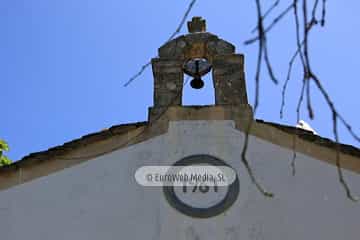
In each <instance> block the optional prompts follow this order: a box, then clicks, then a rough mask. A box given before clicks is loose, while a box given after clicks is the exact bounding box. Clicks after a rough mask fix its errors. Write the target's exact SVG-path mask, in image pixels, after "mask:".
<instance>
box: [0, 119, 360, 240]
mask: <svg viewBox="0 0 360 240" xmlns="http://www.w3.org/2000/svg"><path fill="white" fill-rule="evenodd" d="M243 140H244V135H243V134H242V133H241V132H239V131H237V130H236V129H235V128H234V122H233V121H177V122H171V123H170V127H169V131H168V132H167V133H166V134H164V135H162V136H158V137H156V138H153V139H151V140H148V141H146V142H143V143H140V144H136V145H133V146H131V147H128V148H126V149H121V150H117V151H114V152H112V153H110V154H107V155H104V156H102V157H98V158H97V159H94V160H89V161H87V162H84V163H82V164H79V165H76V166H74V167H71V168H68V169H65V170H62V171H59V172H56V173H53V174H50V175H48V176H46V177H42V178H38V179H35V180H33V181H31V182H27V183H25V184H22V185H18V186H15V187H12V188H10V189H7V190H3V191H0V239H1V240H23V239H26V240H50V239H51V240H65V239H71V240H75V239H76V240H100V239H101V240H115V239H116V240H119V239H124V240H125V239H132V240H137V239H138V240H144V239H147V240H155V239H156V240H158V239H160V240H169V239H171V240H202V239H204V240H205V239H206V240H219V239H221V240H235V239H241V240H262V239H264V240H280V239H291V240H304V239H326V240H338V239H347V240H359V239H360V203H353V202H351V201H349V200H348V199H347V198H346V197H345V193H344V191H343V189H342V187H341V186H340V184H339V182H338V177H337V172H336V168H335V167H334V166H332V165H329V164H327V163H325V162H323V161H320V160H316V159H312V158H311V157H309V156H305V155H303V154H300V153H298V154H297V160H296V167H297V171H296V173H297V174H296V176H292V174H291V168H290V161H291V159H292V154H293V153H292V151H291V150H288V149H284V148H282V147H279V146H277V145H273V144H271V143H269V142H266V141H263V140H261V139H258V138H255V137H251V139H250V143H249V149H248V159H249V161H250V164H251V165H252V166H253V170H254V173H255V175H256V177H257V179H258V180H259V181H260V182H261V183H262V184H263V185H264V186H265V188H266V189H268V190H269V191H272V192H273V193H274V194H275V197H274V198H272V199H269V198H265V197H264V196H263V195H261V193H259V192H258V191H257V190H256V188H255V186H254V185H253V184H252V183H251V181H250V179H249V176H248V174H247V172H246V171H245V169H244V166H243V165H242V163H241V159H240V154H241V146H242V144H243ZM194 154H207V155H211V156H214V157H216V158H218V159H221V160H223V161H224V162H226V163H227V164H228V165H230V166H231V167H232V168H234V169H235V170H236V172H237V174H238V178H239V183H240V190H239V195H238V197H237V199H236V201H235V202H234V203H233V204H232V205H231V206H230V207H229V208H228V209H227V210H226V211H225V212H223V213H220V214H219V215H217V216H213V217H209V218H194V217H189V216H186V215H184V214H183V213H181V212H179V211H178V210H176V209H175V208H173V207H172V206H171V205H170V204H169V202H168V201H167V200H166V198H165V196H164V193H163V189H162V188H161V187H144V186H141V185H139V184H138V183H137V182H136V181H135V178H134V174H135V172H136V170H137V169H138V168H139V167H142V166H144V165H172V164H174V163H175V162H177V161H179V160H180V159H182V158H184V157H187V156H191V155H194ZM344 174H345V176H346V179H347V180H348V182H349V184H350V185H351V187H352V189H353V191H354V192H356V193H360V175H358V174H356V173H352V172H350V171H345V170H344Z"/></svg>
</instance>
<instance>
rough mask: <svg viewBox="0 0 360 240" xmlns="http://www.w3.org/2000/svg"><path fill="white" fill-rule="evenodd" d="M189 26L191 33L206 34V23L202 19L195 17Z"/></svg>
mask: <svg viewBox="0 0 360 240" xmlns="http://www.w3.org/2000/svg"><path fill="white" fill-rule="evenodd" d="M187 25H188V30H189V33H198V32H206V21H205V19H202V18H201V17H193V18H192V20H191V21H190V22H188V23H187Z"/></svg>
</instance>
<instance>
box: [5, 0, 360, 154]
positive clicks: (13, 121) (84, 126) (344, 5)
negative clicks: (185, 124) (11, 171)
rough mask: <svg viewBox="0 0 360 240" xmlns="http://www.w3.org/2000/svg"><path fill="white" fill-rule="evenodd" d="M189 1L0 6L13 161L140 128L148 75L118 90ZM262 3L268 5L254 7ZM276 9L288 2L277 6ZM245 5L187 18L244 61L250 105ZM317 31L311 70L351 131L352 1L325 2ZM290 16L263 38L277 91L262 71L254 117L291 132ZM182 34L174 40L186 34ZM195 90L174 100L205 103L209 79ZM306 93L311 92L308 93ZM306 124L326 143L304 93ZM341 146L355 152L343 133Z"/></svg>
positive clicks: (297, 77)
mask: <svg viewBox="0 0 360 240" xmlns="http://www.w3.org/2000/svg"><path fill="white" fill-rule="evenodd" d="M189 2H190V1H185V0H182V1H179V0H178V1H169V0H157V1H133V0H107V1H98V0H75V1H74V0H51V1H48V0H31V1H28V0H2V1H1V3H0V29H1V38H0V53H1V54H0V90H1V93H0V102H1V118H0V138H3V139H5V140H6V141H7V142H8V143H9V145H10V147H11V151H10V152H9V153H8V156H9V157H10V158H11V159H13V160H17V159H20V158H21V157H23V156H24V155H27V154H29V153H31V152H36V151H41V150H46V149H47V148H49V147H52V146H56V145H60V144H63V143H64V142H66V141H70V140H73V139H75V138H79V137H81V136H82V135H85V134H88V133H92V132H96V131H99V130H101V129H104V128H108V127H110V126H112V125H115V124H121V123H129V122H137V121H144V120H146V118H147V108H148V107H149V106H151V105H152V94H153V90H152V86H153V78H152V73H151V68H149V69H147V70H146V71H145V73H144V74H143V75H142V76H141V77H140V78H139V79H137V80H136V81H135V82H133V84H131V85H130V86H128V87H126V88H124V87H123V84H124V83H125V82H126V81H127V79H128V78H129V77H131V76H132V75H133V74H134V73H136V72H137V71H138V69H139V68H140V66H141V65H142V64H144V63H146V62H147V61H149V59H150V58H151V57H154V56H156V54H157V48H158V47H159V46H161V45H162V44H163V43H164V41H165V40H166V39H168V37H169V36H170V35H171V33H172V32H173V31H174V30H175V28H176V26H177V25H178V23H179V21H180V19H181V17H182V15H183V13H184V11H185V9H186V7H187V5H188V3H189ZM263 2H266V3H267V4H269V3H270V2H272V1H263ZM281 2H282V6H285V5H286V3H287V2H288V1H287V0H283V1H281ZM254 4H255V3H254V1H253V0H247V1H235V0H226V1H208V0H207V1H206V0H198V2H197V4H196V6H195V7H194V9H193V11H192V12H191V14H190V17H192V16H194V15H200V16H203V17H204V18H206V20H207V25H208V31H210V32H213V33H215V34H217V35H219V36H220V37H222V38H223V39H226V40H228V41H229V42H232V43H233V44H234V45H235V46H236V48H237V52H239V53H244V54H245V57H246V58H245V60H246V62H245V63H246V77H247V89H248V95H249V100H250V102H251V103H253V99H254V70H255V63H256V56H257V52H256V51H257V48H256V46H255V45H254V46H245V45H244V44H243V42H244V41H245V40H246V39H248V38H249V37H251V36H252V35H251V33H250V31H251V29H252V28H253V27H254V25H255V23H256V13H255V11H254V10H255V8H254V7H255V5H254ZM327 5H328V9H327V22H326V28H324V29H323V30H322V31H319V30H316V31H317V32H316V33H314V34H312V35H311V52H312V63H313V65H314V67H315V71H316V72H317V73H318V74H319V76H320V78H321V79H322V81H323V83H324V85H325V87H326V89H327V90H328V91H329V93H330V95H331V97H332V98H333V100H334V102H335V104H336V106H337V108H338V109H339V110H340V112H341V113H342V114H343V116H344V117H345V118H346V119H347V120H348V121H349V123H351V124H352V125H353V128H354V130H355V131H356V132H358V133H360V124H359V123H360V113H359V108H360V104H359V98H358V95H359V89H360V82H359V79H358V78H359V72H358V71H357V70H359V69H360V63H359V60H358V58H359V56H360V46H359V42H360V30H359V29H360V15H359V14H358V9H360V2H359V1H356V0H348V1H328V4H327ZM292 20H293V19H292V16H291V15H289V16H288V17H287V18H286V21H284V22H282V23H281V24H279V25H278V26H277V27H276V28H275V29H274V31H273V32H271V34H270V35H269V44H270V46H271V48H270V55H271V58H272V60H273V65H274V68H275V71H276V75H277V76H278V78H279V80H280V85H278V86H275V85H274V84H273V83H272V82H271V81H270V80H269V79H268V77H267V73H266V71H263V75H262V78H261V84H262V85H261V93H260V94H261V99H260V100H261V101H260V107H259V110H258V113H257V116H256V117H257V118H260V119H264V120H267V121H273V122H277V123H283V124H288V125H295V124H296V123H295V120H296V112H295V108H296V103H297V99H298V95H299V91H300V84H301V69H300V68H295V70H294V74H293V79H292V81H291V82H290V84H289V91H288V93H287V105H286V108H285V117H284V118H283V119H280V117H279V109H280V103H281V86H282V84H283V82H284V80H285V78H286V72H287V66H288V61H289V58H290V57H291V55H292V54H293V52H294V50H295V39H294V25H293V21H292ZM186 32H187V30H186V28H183V29H182V34H183V33H186ZM206 84H207V85H206V88H205V89H203V90H201V91H196V90H192V89H191V88H189V87H187V88H186V89H185V92H184V103H185V104H189V105H194V104H212V103H213V102H214V100H213V96H214V94H213V91H212V86H211V82H210V79H208V80H207V82H206ZM314 89H315V88H314ZM312 99H313V105H314V108H315V120H314V121H310V120H308V118H307V114H306V112H305V108H303V112H302V118H303V119H305V120H306V121H308V122H310V124H311V125H312V126H313V128H315V129H316V131H317V132H318V133H319V134H320V135H322V136H324V137H332V128H331V115H330V112H329V110H328V108H327V106H326V105H325V104H324V100H323V98H322V97H321V96H320V94H319V92H318V91H315V90H314V91H312ZM340 134H341V142H344V143H350V144H353V145H356V146H359V144H358V143H356V142H355V141H354V140H353V139H352V138H351V136H350V135H349V134H347V133H346V131H345V130H344V128H340Z"/></svg>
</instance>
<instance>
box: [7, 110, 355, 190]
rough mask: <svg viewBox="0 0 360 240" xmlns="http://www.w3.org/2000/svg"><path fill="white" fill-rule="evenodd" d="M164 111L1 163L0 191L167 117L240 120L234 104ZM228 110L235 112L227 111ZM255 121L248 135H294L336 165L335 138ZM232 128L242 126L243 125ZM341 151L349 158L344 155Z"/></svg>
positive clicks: (285, 142) (143, 135)
mask: <svg viewBox="0 0 360 240" xmlns="http://www.w3.org/2000/svg"><path fill="white" fill-rule="evenodd" d="M167 111H168V112H167V113H166V114H165V115H167V116H162V117H161V119H157V121H153V122H152V121H147V122H136V123H129V124H121V125H115V126H112V127H110V128H108V129H105V130H102V131H99V132H96V133H92V134H88V135H85V136H83V137H81V138H79V139H75V140H72V141H70V142H67V143H64V144H63V145H61V146H56V147H53V148H50V149H48V150H45V151H41V152H36V153H31V154H29V155H27V156H25V157H23V158H22V159H21V160H19V161H17V162H14V163H13V164H11V165H8V166H3V167H0V190H1V189H6V188H9V187H11V186H14V185H18V184H21V183H23V182H26V181H30V180H33V179H35V178H38V177H42V176H46V175H49V174H51V173H53V172H56V171H60V170H62V169H64V168H68V167H71V166H73V165H76V164H79V163H81V162H84V161H87V160H91V159H94V158H96V157H98V156H101V155H104V154H107V153H109V152H112V151H115V150H117V149H121V148H124V147H127V146H130V145H133V144H136V143H139V142H142V141H145V140H147V139H150V138H153V137H155V136H158V135H161V134H163V133H166V132H167V129H168V125H167V124H168V122H169V121H177V120H201V119H202V120H229V119H230V120H234V121H235V122H238V121H239V120H238V118H237V117H234V116H235V114H234V112H236V113H238V112H239V109H236V110H234V108H228V107H225V106H186V107H170V108H169V109H168V110H167ZM229 112H231V113H232V114H234V115H231V114H229ZM225 116H227V117H225ZM254 123H255V124H254V127H253V128H254V129H253V128H252V130H251V133H250V134H251V135H254V136H256V137H259V138H262V139H264V140H266V141H269V142H271V143H273V144H276V145H280V146H283V147H286V148H290V149H291V148H292V147H293V145H292V143H291V139H293V138H292V136H294V135H295V136H296V137H297V139H298V140H297V141H300V143H298V144H297V146H296V149H295V150H296V151H297V152H302V153H304V154H307V155H310V156H312V157H314V158H316V159H319V160H324V161H326V162H328V163H330V164H335V160H334V159H335V158H334V156H335V154H334V153H335V152H334V151H335V150H334V149H336V147H337V144H336V142H334V141H332V140H330V139H328V138H324V137H321V136H318V135H314V134H313V133H312V132H310V131H306V130H303V129H299V128H296V127H293V126H287V125H282V124H278V123H272V122H266V121H264V120H260V119H257V120H256V121H254ZM236 128H237V129H239V130H241V131H242V129H241V128H239V127H236ZM305 145H306V146H305ZM339 149H340V153H341V154H342V161H343V162H342V167H343V168H345V169H348V170H351V171H354V172H359V173H360V149H359V148H356V147H354V146H351V145H347V144H339ZM343 156H347V157H346V158H345V159H344V158H343ZM64 160H67V161H64ZM24 171H25V173H26V174H24Z"/></svg>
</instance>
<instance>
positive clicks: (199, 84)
mask: <svg viewBox="0 0 360 240" xmlns="http://www.w3.org/2000/svg"><path fill="white" fill-rule="evenodd" d="M183 69H184V72H185V73H186V74H188V75H190V76H192V77H194V78H193V79H192V80H191V82H190V86H191V87H192V88H194V89H201V88H203V87H204V84H205V83H204V81H203V80H202V79H201V77H202V76H204V75H205V74H207V73H208V72H209V71H210V70H211V64H210V63H209V62H208V61H207V60H206V59H203V58H194V59H190V60H189V61H188V62H186V63H185V64H184V68H183Z"/></svg>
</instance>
